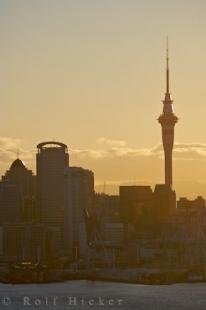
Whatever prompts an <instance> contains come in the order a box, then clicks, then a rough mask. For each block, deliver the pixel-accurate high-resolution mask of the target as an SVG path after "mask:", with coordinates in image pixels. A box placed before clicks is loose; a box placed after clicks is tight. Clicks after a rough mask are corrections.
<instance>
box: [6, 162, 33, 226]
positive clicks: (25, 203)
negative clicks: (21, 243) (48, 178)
mask: <svg viewBox="0 0 206 310" xmlns="http://www.w3.org/2000/svg"><path fill="white" fill-rule="evenodd" d="M2 181H3V182H9V183H11V184H14V185H15V186H16V187H17V189H18V191H19V194H20V196H21V202H22V207H21V209H22V220H23V221H31V220H33V219H35V218H36V214H35V206H36V201H35V198H36V177H35V176H34V175H33V173H32V171H31V170H29V169H27V168H26V166H25V165H24V163H23V162H22V161H21V160H20V159H19V158H17V159H16V160H15V161H14V162H13V163H12V164H11V166H10V168H9V170H7V171H6V173H5V175H4V176H2Z"/></svg>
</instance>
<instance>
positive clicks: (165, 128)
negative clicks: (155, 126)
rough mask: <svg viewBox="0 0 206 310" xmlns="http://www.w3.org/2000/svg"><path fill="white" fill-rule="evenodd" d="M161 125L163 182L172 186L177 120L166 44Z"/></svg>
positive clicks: (159, 119)
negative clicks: (171, 94)
mask: <svg viewBox="0 0 206 310" xmlns="http://www.w3.org/2000/svg"><path fill="white" fill-rule="evenodd" d="M158 121H159V123H160V124H161V126H162V141H163V147H164V154H165V184H166V185H168V186H172V150H173V144H174V127H175V124H176V123H177V121H178V118H177V116H176V115H175V114H174V112H173V101H172V99H171V96H170V87H169V55H168V46H167V69H166V93H165V99H164V101H163V112H162V114H161V115H160V116H159V118H158Z"/></svg>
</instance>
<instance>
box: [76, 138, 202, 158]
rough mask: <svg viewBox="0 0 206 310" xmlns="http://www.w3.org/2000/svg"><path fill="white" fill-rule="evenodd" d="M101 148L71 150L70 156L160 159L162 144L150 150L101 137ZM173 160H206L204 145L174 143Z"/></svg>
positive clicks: (98, 141)
mask: <svg viewBox="0 0 206 310" xmlns="http://www.w3.org/2000/svg"><path fill="white" fill-rule="evenodd" d="M97 143H98V144H99V145H101V148H99V149H97V150H94V149H84V150H81V149H78V150H71V153H72V154H75V155H77V156H80V157H89V158H92V159H104V158H136V157H156V158H162V157H163V156H164V151H163V147H162V144H158V145H155V146H153V147H151V148H135V147H129V146H128V145H127V143H126V141H124V140H112V139H107V138H105V137H101V138H99V139H98V140H97ZM173 158H174V159H175V160H198V159H203V160H204V159H206V144H204V143H197V142H193V143H178V142H177V143H175V144H174V148H173Z"/></svg>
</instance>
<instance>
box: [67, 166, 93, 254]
mask: <svg viewBox="0 0 206 310" xmlns="http://www.w3.org/2000/svg"><path fill="white" fill-rule="evenodd" d="M65 177H66V180H67V182H66V191H65V192H66V208H65V248H66V249H67V250H68V251H69V252H70V254H71V255H73V254H74V256H77V255H78V256H80V257H83V256H85V254H86V251H87V240H86V226H85V217H84V211H85V210H86V209H87V210H91V209H92V208H93V204H94V174H93V172H92V171H90V170H86V169H83V168H81V167H69V168H68V169H67V171H66V174H65Z"/></svg>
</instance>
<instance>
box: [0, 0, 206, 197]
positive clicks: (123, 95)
mask: <svg viewBox="0 0 206 310" xmlns="http://www.w3.org/2000/svg"><path fill="white" fill-rule="evenodd" d="M205 29H206V3H205V1H200V0H197V1H190V0H187V1H182V0H180V1H177V0H174V1H160V0H157V1H147V0H146V1H138V0H127V1H125V0H124V1H123V0H104V1H102V0H87V1H85V0H75V1H74V0H58V1H54V0H41V1H40V0H30V1H27V0H19V1H16V0H1V1H0V38H1V41H0V42H1V43H0V55H1V57H0V104H1V113H0V115H1V133H0V136H1V138H0V150H1V153H0V164H1V169H0V171H1V173H3V172H4V171H5V169H6V168H8V166H9V165H10V163H11V160H12V159H13V158H15V156H16V155H15V152H16V150H17V149H19V150H20V153H21V155H20V157H22V158H23V159H24V161H25V163H26V164H27V165H28V166H29V167H30V168H32V169H33V170H35V147H36V144H37V143H39V142H41V141H44V140H51V139H55V140H59V141H62V142H64V143H66V144H67V145H68V147H69V150H70V153H71V156H70V158H71V164H72V165H82V166H83V167H86V168H89V169H91V170H93V171H94V172H95V178H96V183H97V185H98V184H100V187H99V189H101V186H102V185H101V184H103V183H104V181H105V182H106V183H107V184H108V185H107V186H106V190H108V191H110V190H113V189H114V188H113V184H114V185H115V187H116V188H117V185H118V184H119V183H125V182H128V183H129V184H134V183H135V184H151V185H154V184H155V183H160V182H163V180H164V178H163V160H162V149H161V148H160V145H161V128H160V125H159V124H158V122H157V117H158V116H159V114H160V113H161V111H162V103H161V100H162V99H163V98H164V92H165V71H164V70H165V37H166V36H167V35H168V36H169V38H170V55H171V57H170V58H171V60H170V63H171V93H172V97H173V99H174V109H175V113H176V114H177V116H178V117H179V122H178V124H177V125H176V128H175V141H176V145H175V150H174V158H175V160H174V187H175V189H176V190H177V194H178V195H188V196H195V195H198V194H202V195H205V196H206V129H205V115H206V87H205V81H206V65H205V62H206V60H205V55H206V38H205ZM102 188H103V186H102Z"/></svg>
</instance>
